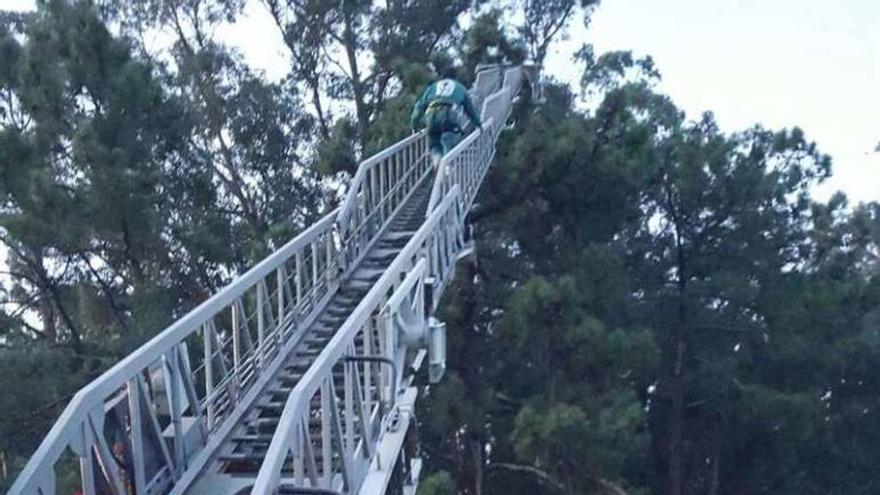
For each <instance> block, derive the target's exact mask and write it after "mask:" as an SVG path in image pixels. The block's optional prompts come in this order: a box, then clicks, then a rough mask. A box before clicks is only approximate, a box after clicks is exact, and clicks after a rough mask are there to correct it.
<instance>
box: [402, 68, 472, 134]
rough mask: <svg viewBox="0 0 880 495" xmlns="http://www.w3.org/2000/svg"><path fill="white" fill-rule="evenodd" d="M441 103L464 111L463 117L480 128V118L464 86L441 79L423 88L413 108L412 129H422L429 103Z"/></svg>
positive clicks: (451, 80)
mask: <svg viewBox="0 0 880 495" xmlns="http://www.w3.org/2000/svg"><path fill="white" fill-rule="evenodd" d="M434 102H443V103H448V104H450V105H453V106H456V105H457V106H459V107H461V108H462V109H463V110H464V113H465V115H467V117H468V118H469V119H470V121H471V122H472V123H473V124H474V126H475V127H480V126H481V125H482V123H481V122H480V116H479V114H477V109H476V108H474V102H473V101H472V100H471V97H470V95H469V94H468V92H467V89H465V87H464V85H462V84H461V83H460V82H458V81H456V80H454V79H441V80H439V81H436V82H434V83H431V85H430V86H428V87H427V88H425V91H424V92H422V96H420V97H419V99H418V101H416V104H415V106H414V107H413V111H412V117H411V119H410V124H411V126H412V128H413V129H420V128H421V127H422V118H423V117H424V116H425V112H426V111H427V110H428V107H429V106H430V105H431V103H434Z"/></svg>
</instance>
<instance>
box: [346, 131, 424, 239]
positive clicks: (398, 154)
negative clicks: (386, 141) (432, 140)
mask: <svg viewBox="0 0 880 495" xmlns="http://www.w3.org/2000/svg"><path fill="white" fill-rule="evenodd" d="M421 142H424V143H425V144H424V146H421ZM422 147H423V148H424V150H423V151H422V152H423V153H424V152H426V151H427V134H426V133H425V131H420V132H417V133H414V134H412V135H410V136H407V137H406V138H404V139H402V140H400V141H398V142H396V143H394V144H393V145H391V146H389V147H388V148H385V149H383V150H382V151H379V152H378V153H376V154H375V155H373V156H371V157H369V158H367V159H366V160H364V161H362V162H361V163H360V164H359V165H358V168H357V171H356V172H355V175H354V177H353V178H352V180H351V183H350V184H349V186H348V190H347V191H346V193H345V198H344V199H343V201H342V204H341V206H340V208H339V216H338V219H337V221H338V224H339V231H340V233H341V234H342V235H343V237H344V238H346V239H347V238H349V237H350V233H351V232H352V230H354V229H356V228H357V225H352V224H353V223H354V224H359V223H362V222H364V218H363V217H365V216H368V215H369V214H370V213H371V212H372V211H373V210H374V209H375V208H376V205H375V204H373V203H372V202H371V201H370V199H371V198H376V197H377V196H379V195H380V192H379V191H376V190H375V189H376V186H377V184H376V182H375V181H373V180H370V179H371V178H372V174H373V173H374V172H375V173H378V171H377V169H378V168H379V166H380V165H381V164H383V163H387V162H389V161H390V160H393V159H397V160H400V159H401V158H402V157H406V158H407V160H406V163H404V172H406V170H408V169H409V168H411V167H412V166H413V165H414V164H416V163H417V162H418V160H417V159H418V158H419V157H418V156H415V155H413V153H412V152H413V150H414V149H419V148H422ZM381 196H383V197H384V196H385V195H384V194H383V195H381ZM358 210H363V211H358Z"/></svg>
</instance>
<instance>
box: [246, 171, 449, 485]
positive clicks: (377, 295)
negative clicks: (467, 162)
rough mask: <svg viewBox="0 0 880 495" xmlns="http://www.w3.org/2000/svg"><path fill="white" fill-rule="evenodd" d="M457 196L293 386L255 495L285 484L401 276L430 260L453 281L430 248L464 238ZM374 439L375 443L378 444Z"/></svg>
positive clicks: (445, 262)
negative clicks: (322, 391)
mask: <svg viewBox="0 0 880 495" xmlns="http://www.w3.org/2000/svg"><path fill="white" fill-rule="evenodd" d="M458 194H459V190H458V188H457V187H453V189H452V190H451V191H450V192H449V194H447V196H446V197H445V198H444V199H443V201H442V202H441V203H440V204H439V205H438V207H437V208H436V209H435V210H434V212H433V213H432V214H431V215H430V217H429V218H428V219H427V220H425V222H424V223H423V224H422V226H421V227H420V228H419V229H418V231H416V234H415V235H414V236H413V237H412V238H411V239H410V240H409V241H408V242H407V244H406V246H405V247H404V248H403V249H401V251H400V252H399V253H398V255H397V256H396V257H395V258H394V261H392V262H391V265H390V266H389V267H388V268H387V269H386V270H385V272H384V273H383V274H382V276H381V277H380V278H379V280H378V281H377V282H376V283H375V284H374V285H373V287H372V288H371V289H370V291H369V292H368V293H367V295H366V296H364V298H363V299H362V300H361V301H360V303H359V304H358V305H357V307H356V308H355V309H354V310H353V311H352V313H351V315H350V316H349V317H348V318H347V319H346V320H345V322H344V323H343V324H342V326H341V327H340V329H339V330H338V331H337V332H336V333H335V334H334V336H333V338H332V339H331V340H330V342H329V343H328V344H327V345H326V346H324V348H323V349H322V350H321V353H320V354H319V355H318V357H317V358H316V359H315V361H314V362H313V363H312V364H311V366H309V368H308V370H307V371H306V373H305V375H303V376H302V378H300V379H299V381H298V382H297V384H296V385H295V386H294V388H293V390H292V391H291V392H290V394H289V395H288V397H287V400H286V402H285V405H284V409H283V412H282V413H281V417H280V418H279V420H278V426H277V428H276V430H275V434H274V435H273V437H272V442H271V443H270V444H269V448H268V450H267V451H266V455H265V457H264V460H263V464H262V465H261V466H260V471H259V473H258V474H257V478H256V481H255V483H254V487H253V489H252V490H251V494H252V495H272V494H274V493H276V491H277V489H278V487H279V486H280V483H281V470H282V467H283V465H284V462H285V459H286V458H287V455H288V453H289V452H293V454H294V457H296V456H301V455H303V454H304V453H303V452H302V451H301V450H302V446H301V445H299V443H301V442H297V439H296V435H297V432H298V429H299V428H300V423H301V419H302V418H303V417H304V415H306V414H307V413H308V412H309V407H310V403H311V400H312V398H313V397H314V396H315V394H316V393H317V392H318V390H319V388H321V387H322V386H323V382H324V380H326V379H327V377H328V376H332V375H331V372H332V369H333V367H334V366H335V365H336V364H337V363H339V361H340V360H341V359H343V357H344V355H345V353H346V352H348V350H349V349H350V347H351V345H352V344H353V341H354V338H355V336H356V335H357V333H358V331H359V330H360V329H361V328H362V327H363V326H364V325H365V324H367V323H368V320H369V319H370V317H371V315H372V314H373V313H374V312H375V311H377V310H379V309H380V308H381V306H382V305H383V304H384V303H386V302H387V299H386V298H387V297H388V292H389V290H390V289H392V288H394V287H397V286H398V285H400V284H401V283H402V281H403V279H402V277H401V274H405V273H407V272H408V271H409V270H411V269H413V268H414V267H415V266H416V265H417V264H418V263H419V260H420V259H422V258H424V259H426V260H427V266H428V270H429V271H430V272H431V273H430V276H436V277H445V276H448V269H449V267H450V265H454V264H455V258H454V257H453V256H450V257H449V258H448V259H446V260H440V259H437V254H439V253H436V252H433V250H432V249H431V248H430V247H428V248H426V247H425V243H426V242H427V241H428V240H429V239H431V238H433V236H435V235H437V234H438V232H439V230H441V229H445V230H446V233H447V234H452V235H455V236H457V237H458V238H459V239H460V236H461V231H460V229H461V227H462V224H461V222H460V218H458V217H460V214H461V212H460V211H458V209H457V208H456V207H457V205H458ZM450 215H454V216H456V218H454V219H452V221H448V222H447V224H446V225H441V222H442V221H444V220H449V219H450ZM449 254H450V255H451V254H452V253H449ZM370 440H371V441H373V439H370ZM326 488H330V487H326Z"/></svg>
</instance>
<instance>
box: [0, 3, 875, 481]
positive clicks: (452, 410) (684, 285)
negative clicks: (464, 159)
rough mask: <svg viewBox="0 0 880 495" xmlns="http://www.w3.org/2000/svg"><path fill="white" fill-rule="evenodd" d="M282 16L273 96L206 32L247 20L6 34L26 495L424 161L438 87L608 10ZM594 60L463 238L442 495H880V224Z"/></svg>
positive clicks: (20, 457)
mask: <svg viewBox="0 0 880 495" xmlns="http://www.w3.org/2000/svg"><path fill="white" fill-rule="evenodd" d="M261 3H262V4H263V6H264V7H266V8H267V9H268V11H269V13H270V14H271V15H272V16H273V18H274V19H275V21H276V22H277V25H278V28H279V30H280V32H281V34H282V35H283V36H284V40H285V44H286V46H287V48H288V52H289V53H288V55H289V59H288V63H289V74H288V75H287V77H286V78H284V79H283V80H282V81H280V82H270V81H267V80H266V79H265V78H264V77H263V76H262V74H260V73H259V72H257V71H254V70H252V69H251V68H249V67H248V66H247V64H246V63H245V61H244V60H243V59H242V57H241V56H240V55H239V54H238V53H237V52H236V49H235V47H234V46H228V45H225V44H224V43H222V42H221V41H220V40H218V39H215V38H213V37H212V34H213V33H214V32H216V28H217V27H218V26H220V25H221V24H222V23H224V22H231V21H233V20H235V19H236V18H237V16H238V15H240V14H241V12H242V9H243V8H244V2H242V1H240V0H210V1H204V0H199V1H196V0H192V1H190V0H187V1H183V2H165V1H160V0H150V1H145V2H129V1H122V0H107V1H101V2H97V5H94V4H92V3H91V2H87V1H77V2H62V1H48V2H40V4H39V6H38V10H37V12H36V13H34V14H33V15H28V16H21V15H11V14H3V15H2V16H0V196H2V200H3V201H2V207H0V241H2V243H3V244H4V246H5V249H6V250H8V251H9V255H8V267H7V268H8V272H9V273H8V274H4V277H3V279H2V280H3V284H2V285H3V286H2V288H0V289H2V290H0V303H2V304H3V308H4V310H3V311H2V312H0V372H2V373H3V376H4V377H6V379H5V380H4V381H3V382H2V383H0V410H2V411H4V419H3V420H2V421H0V453H3V455H4V458H5V459H6V460H7V461H6V462H7V464H8V466H7V467H8V468H9V469H10V471H11V473H14V472H15V471H16V470H17V469H20V467H21V466H22V465H23V462H24V460H25V459H26V457H27V455H29V454H30V452H31V451H32V450H33V448H34V447H35V446H36V444H37V443H38V442H39V440H40V438H41V437H42V435H43V434H44V432H45V431H46V430H47V429H48V426H49V425H50V424H51V422H52V421H53V420H54V419H55V416H56V415H57V414H58V412H59V411H60V409H61V408H62V407H63V405H64V404H65V402H66V400H67V399H68V397H69V396H70V394H71V393H72V392H74V391H75V390H77V389H78V388H79V387H81V386H82V384H83V383H84V382H86V381H88V380H89V379H91V378H92V377H94V376H95V375H96V374H98V373H100V372H101V371H102V370H103V369H106V367H107V366H109V365H110V364H111V363H112V362H114V361H115V360H117V359H118V358H119V357H120V356H122V355H124V354H126V353H128V352H129V351H130V350H131V349H133V348H135V347H137V346H138V345H140V344H141V343H142V342H143V341H144V340H146V339H147V338H149V337H150V336H152V335H154V334H155V333H156V332H157V331H159V330H161V329H162V328H163V327H164V326H165V325H167V324H168V323H170V322H171V321H173V320H174V319H175V318H177V317H179V316H180V315H181V314H182V313H183V312H185V311H186V310H187V309H188V308H190V307H192V306H194V305H195V304H198V303H199V302H200V301H202V300H204V299H205V298H206V297H207V296H208V295H210V294H211V293H213V292H215V291H216V290H218V288H219V287H221V286H222V285H223V284H224V283H225V282H226V281H227V280H228V278H229V276H230V275H231V274H233V273H236V272H239V271H241V270H243V269H245V268H246V267H248V266H251V265H252V264H253V263H254V262H256V261H257V260H258V259H260V258H262V257H263V256H264V255H265V254H266V253H268V252H269V251H270V250H271V249H272V248H274V247H276V246H278V245H280V244H281V243H283V242H285V241H286V240H288V239H290V238H291V237H292V236H293V235H295V233H296V232H297V231H299V229H301V228H302V227H303V226H305V225H307V224H309V223H310V222H311V221H312V220H314V219H315V218H317V217H318V216H319V215H320V214H321V213H322V211H325V210H326V209H327V208H328V207H330V206H332V205H333V203H334V200H333V198H330V199H329V200H328V199H327V198H325V195H326V192H327V190H328V189H329V187H328V186H333V187H335V186H337V185H338V184H337V183H338V182H339V180H344V179H345V177H346V176H350V175H351V174H353V173H354V172H355V167H356V164H357V163H358V161H359V160H361V159H363V158H364V157H365V156H367V155H370V154H372V153H374V152H377V151H379V150H381V149H383V148H385V147H386V146H388V145H390V144H392V143H393V142H395V141H397V140H399V139H400V138H402V137H404V136H405V135H406V134H407V133H408V132H409V129H408V128H407V127H408V126H407V116H408V114H409V111H410V107H411V104H412V102H413V100H414V99H415V98H416V96H417V95H418V94H419V92H420V91H421V90H422V88H423V87H424V85H425V84H426V83H427V82H428V81H430V80H431V78H432V74H431V73H430V71H429V70H428V63H429V62H430V63H432V64H433V65H435V66H437V67H441V66H445V65H448V64H451V63H458V64H461V65H462V66H463V68H462V71H461V76H462V77H463V78H464V79H466V80H467V79H470V78H471V77H472V76H473V71H474V68H475V67H476V65H477V64H480V63H492V62H497V61H504V60H506V61H508V62H512V63H517V62H519V61H522V60H523V59H525V58H531V59H533V60H535V61H538V62H541V61H542V60H543V59H544V57H545V56H546V54H547V53H548V49H549V48H550V46H551V44H552V43H553V42H554V40H558V39H559V38H560V37H562V36H564V35H565V32H566V30H567V27H568V26H569V25H570V23H571V22H574V21H575V20H578V19H581V20H583V21H584V22H586V23H588V22H589V20H590V16H591V14H592V12H593V9H594V8H595V6H596V5H597V3H598V2H594V1H589V0H584V1H581V0H578V1H574V0H553V1H519V0H516V1H506V0H505V1H480V2H473V3H472V2H467V1H454V2H435V1H431V0H424V1H422V0H419V1H388V2H372V1H368V0H363V1H353V2H326V1H323V0H320V1H319V0H291V1H285V2H276V1H272V0H261ZM463 13H467V14H468V17H470V21H471V22H470V25H469V27H468V29H467V30H463V29H462V28H461V27H460V26H459V21H460V20H461V14H463ZM514 20H515V21H516V23H517V24H516V25H514V22H513V21H514ZM520 21H522V22H520ZM107 25H112V26H114V28H118V29H119V30H120V31H121V33H122V36H114V35H113V34H111V32H112V30H109V29H108V28H107V27H106V26H107ZM151 30H156V31H157V32H160V33H162V35H163V36H165V37H167V38H168V39H170V40H172V41H173V46H171V47H162V48H160V49H159V50H158V53H155V52H153V51H152V50H153V47H150V46H146V45H145V44H144V40H145V38H147V36H146V34H147V33H149V32H151ZM575 62H576V63H580V64H582V66H583V77H582V79H581V84H580V87H579V88H570V87H566V86H563V85H559V84H556V83H554V82H553V81H552V77H551V78H548V79H549V82H548V83H547V86H546V91H545V97H546V102H544V103H543V104H542V105H541V106H537V107H536V106H534V105H533V104H532V102H530V101H528V98H523V99H522V101H521V102H520V103H519V105H518V107H517V108H516V110H515V112H514V115H513V117H512V120H513V121H514V122H515V124H516V125H515V126H513V128H512V129H510V130H507V131H505V132H503V133H502V136H501V142H500V146H499V150H498V153H497V157H496V166H495V167H493V169H492V170H491V172H490V175H489V177H488V180H487V184H486V186H485V187H484V190H483V191H482V192H481V195H480V197H479V199H478V201H477V206H476V209H475V211H474V212H472V213H471V220H472V221H473V222H474V225H475V228H476V238H477V242H478V244H477V256H476V260H477V263H464V264H463V265H462V266H461V267H460V268H459V270H458V273H457V277H456V283H455V284H453V285H452V286H451V287H450V288H449V289H448V291H447V292H446V294H447V295H446V300H445V301H443V304H442V313H443V314H442V315H441V316H442V318H443V319H444V320H445V321H447V322H448V329H449V334H448V338H449V342H448V345H449V349H448V355H449V363H448V364H449V367H450V369H449V370H448V372H447V375H446V377H445V379H444V380H443V381H442V382H441V383H439V384H437V385H432V386H431V387H427V388H426V389H425V393H424V394H423V396H422V397H423V398H422V399H420V400H421V402H420V407H421V410H420V411H419V415H418V416H419V420H420V421H419V428H420V431H419V433H420V438H421V442H422V447H423V456H424V459H425V461H426V470H427V471H428V472H429V473H430V474H427V475H425V476H423V481H422V484H421V487H420V493H424V494H452V493H463V494H471V493H487V494H494V493H505V494H517V493H536V492H543V493H549V492H558V493H572V494H574V493H586V494H593V493H595V494H606V493H615V494H619V493H628V494H647V493H669V494H671V495H680V494H689V495H690V494H703V493H707V494H710V495H718V494H724V493H783V494H788V493H791V494H795V493H796V494H803V493H806V494H824V493H852V494H869V493H876V492H877V490H878V485H877V483H878V482H877V481H876V468H875V467H874V464H875V462H874V453H875V452H876V451H877V450H878V447H880V434H878V432H880V423H878V422H880V419H878V418H880V416H878V412H880V411H878V410H877V408H876V398H877V396H878V393H880V388H878V386H877V383H876V380H874V378H873V377H874V375H875V374H876V373H875V370H876V369H877V368H878V366H880V337H878V328H880V258H878V252H880V206H878V205H877V204H876V203H871V204H863V205H857V206H851V205H849V204H847V201H846V198H845V197H844V196H843V195H837V196H835V197H833V198H832V199H831V200H830V201H829V202H827V203H818V202H816V201H814V200H813V198H811V197H810V191H811V189H812V187H813V186H814V185H815V184H817V183H819V182H821V181H822V180H824V179H825V178H827V177H828V176H829V174H830V172H831V161H830V158H829V157H827V156H826V155H823V154H822V153H821V152H820V150H819V149H818V148H817V146H816V144H815V143H813V142H811V141H810V140H809V139H808V138H807V137H806V136H805V135H804V133H803V131H801V130H800V129H798V128H793V129H786V130H769V129H765V128H761V127H753V128H750V129H746V130H744V131H742V132H737V133H732V134H731V133H724V132H722V131H721V130H720V129H719V128H718V125H717V123H716V122H715V120H714V118H713V117H712V115H711V114H706V115H703V116H700V117H699V118H698V119H697V120H688V119H687V118H686V117H685V115H684V114H683V113H682V112H681V111H680V110H679V109H678V108H677V107H676V106H675V104H674V103H673V102H672V101H671V100H670V99H669V98H668V97H666V96H665V95H663V94H660V93H658V92H657V90H656V88H657V86H658V85H657V82H658V81H659V79H660V73H659V70H658V68H657V67H656V66H655V64H654V62H653V60H652V59H651V58H650V57H645V58H641V59H640V58H637V57H635V56H634V55H633V54H632V53H631V52H627V51H620V52H611V53H604V54H597V53H595V52H594V50H593V48H592V47H591V46H590V45H584V48H583V49H582V50H580V52H579V53H578V55H577V56H576V58H575ZM327 175H329V176H331V177H332V178H331V179H330V180H329V181H326V182H325V181H323V180H322V177H323V176H327ZM2 483H8V480H4V481H2ZM3 486H4V487H5V485H3Z"/></svg>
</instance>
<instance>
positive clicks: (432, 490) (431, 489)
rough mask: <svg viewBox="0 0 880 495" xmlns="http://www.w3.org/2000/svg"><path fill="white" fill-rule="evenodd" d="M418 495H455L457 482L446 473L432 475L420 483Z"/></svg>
mask: <svg viewBox="0 0 880 495" xmlns="http://www.w3.org/2000/svg"><path fill="white" fill-rule="evenodd" d="M418 495H455V480H453V478H452V475H450V474H449V473H447V472H446V471H440V472H437V473H433V474H430V475H428V476H426V477H425V479H423V480H422V481H421V482H420V483H419V491H418Z"/></svg>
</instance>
